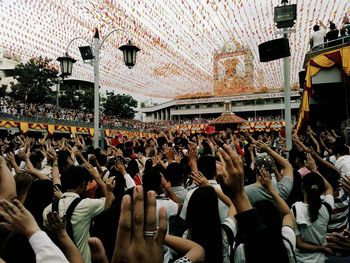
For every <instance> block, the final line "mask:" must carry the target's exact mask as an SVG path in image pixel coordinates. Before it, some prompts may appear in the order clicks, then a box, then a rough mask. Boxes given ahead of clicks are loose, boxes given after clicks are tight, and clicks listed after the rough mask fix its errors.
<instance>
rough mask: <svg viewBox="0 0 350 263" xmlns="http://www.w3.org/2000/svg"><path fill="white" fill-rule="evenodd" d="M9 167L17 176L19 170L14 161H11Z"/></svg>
mask: <svg viewBox="0 0 350 263" xmlns="http://www.w3.org/2000/svg"><path fill="white" fill-rule="evenodd" d="M11 165H12V167H13V169H15V173H16V174H18V173H20V172H21V169H20V168H19V166H18V165H17V163H16V161H11Z"/></svg>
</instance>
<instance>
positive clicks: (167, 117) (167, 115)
mask: <svg viewBox="0 0 350 263" xmlns="http://www.w3.org/2000/svg"><path fill="white" fill-rule="evenodd" d="M165 120H166V121H168V120H169V111H168V109H165Z"/></svg>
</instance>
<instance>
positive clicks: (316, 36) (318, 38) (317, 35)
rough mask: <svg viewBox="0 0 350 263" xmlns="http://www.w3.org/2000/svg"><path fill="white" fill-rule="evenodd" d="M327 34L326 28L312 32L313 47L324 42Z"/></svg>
mask: <svg viewBox="0 0 350 263" xmlns="http://www.w3.org/2000/svg"><path fill="white" fill-rule="evenodd" d="M325 36H326V31H325V30H324V29H320V30H318V31H316V32H312V33H311V39H312V40H313V46H312V47H313V48H314V47H316V46H319V45H322V44H324V37H325Z"/></svg>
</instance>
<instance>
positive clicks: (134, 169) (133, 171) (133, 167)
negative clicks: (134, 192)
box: [126, 160, 140, 178]
mask: <svg viewBox="0 0 350 263" xmlns="http://www.w3.org/2000/svg"><path fill="white" fill-rule="evenodd" d="M126 171H127V172H128V174H130V176H131V177H132V178H133V177H134V176H135V175H137V174H138V173H139V172H140V169H139V165H138V163H137V161H136V160H131V161H130V162H129V163H128V167H127V168H126Z"/></svg>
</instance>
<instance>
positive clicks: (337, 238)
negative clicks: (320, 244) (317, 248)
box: [325, 230, 350, 254]
mask: <svg viewBox="0 0 350 263" xmlns="http://www.w3.org/2000/svg"><path fill="white" fill-rule="evenodd" d="M326 240H327V243H326V245H325V246H326V247H327V248H330V249H331V250H332V251H335V252H340V253H342V254H349V252H350V232H349V231H348V230H344V232H343V233H332V234H329V235H328V236H327V237H326Z"/></svg>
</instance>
